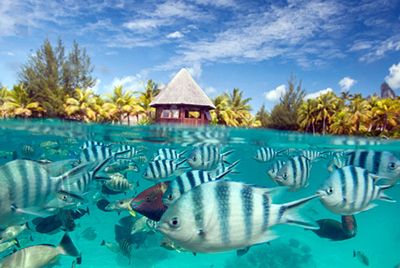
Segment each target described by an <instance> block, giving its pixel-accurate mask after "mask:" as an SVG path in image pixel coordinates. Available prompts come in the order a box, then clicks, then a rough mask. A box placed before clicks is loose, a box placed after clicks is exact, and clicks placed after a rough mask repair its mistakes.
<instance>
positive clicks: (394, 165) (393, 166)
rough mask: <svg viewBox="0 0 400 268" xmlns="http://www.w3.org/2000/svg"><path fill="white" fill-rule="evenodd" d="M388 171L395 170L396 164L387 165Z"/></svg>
mask: <svg viewBox="0 0 400 268" xmlns="http://www.w3.org/2000/svg"><path fill="white" fill-rule="evenodd" d="M389 169H391V170H393V169H396V163H395V162H390V163H389Z"/></svg>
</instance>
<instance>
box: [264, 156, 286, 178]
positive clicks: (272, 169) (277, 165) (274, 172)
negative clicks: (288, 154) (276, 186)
mask: <svg viewBox="0 0 400 268" xmlns="http://www.w3.org/2000/svg"><path fill="white" fill-rule="evenodd" d="M285 163H286V162H285V161H282V160H277V161H275V162H274V163H273V164H272V166H271V167H270V169H269V170H268V171H267V173H268V175H269V176H270V177H271V179H273V180H275V177H276V175H277V174H278V171H279V170H280V169H281V168H282V167H283V166H284V165H285Z"/></svg>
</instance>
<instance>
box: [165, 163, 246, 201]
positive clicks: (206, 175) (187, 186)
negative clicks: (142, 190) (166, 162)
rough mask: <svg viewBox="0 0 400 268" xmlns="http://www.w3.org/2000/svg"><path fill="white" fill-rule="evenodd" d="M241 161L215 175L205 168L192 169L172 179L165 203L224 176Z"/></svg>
mask: <svg viewBox="0 0 400 268" xmlns="http://www.w3.org/2000/svg"><path fill="white" fill-rule="evenodd" d="M238 163H239V160H238V161H235V162H234V163H232V165H230V166H229V167H227V168H226V170H225V171H223V172H221V173H220V174H218V175H217V176H215V177H213V176H212V175H211V174H210V172H208V171H204V170H192V171H188V172H185V173H183V174H182V175H180V176H178V177H176V178H175V179H174V180H172V181H171V182H170V184H169V186H168V189H167V191H166V192H165V193H164V195H163V203H164V204H165V205H167V206H170V205H171V204H172V203H174V202H175V201H176V200H177V199H178V198H179V197H180V196H181V195H182V194H184V193H185V192H188V191H190V190H191V189H193V188H194V187H196V186H198V185H200V184H202V183H207V182H210V181H216V180H220V179H222V178H223V177H224V176H226V175H227V174H229V173H230V172H232V170H233V168H234V167H235V166H236V165H237V164H238Z"/></svg>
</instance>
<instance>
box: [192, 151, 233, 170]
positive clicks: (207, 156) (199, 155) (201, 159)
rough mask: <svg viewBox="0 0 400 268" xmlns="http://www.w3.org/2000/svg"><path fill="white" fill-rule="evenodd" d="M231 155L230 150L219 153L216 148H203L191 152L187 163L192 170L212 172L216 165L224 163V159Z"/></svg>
mask: <svg viewBox="0 0 400 268" xmlns="http://www.w3.org/2000/svg"><path fill="white" fill-rule="evenodd" d="M231 153H233V151H232V150H231V151H227V152H225V153H221V151H220V149H219V148H218V147H215V146H203V147H199V148H196V149H194V150H193V152H192V154H191V155H190V157H189V159H188V163H189V165H190V166H191V167H192V168H193V169H197V170H213V169H216V168H217V167H218V164H221V163H224V162H226V161H225V159H224V158H225V157H226V156H228V155H230V154H231Z"/></svg>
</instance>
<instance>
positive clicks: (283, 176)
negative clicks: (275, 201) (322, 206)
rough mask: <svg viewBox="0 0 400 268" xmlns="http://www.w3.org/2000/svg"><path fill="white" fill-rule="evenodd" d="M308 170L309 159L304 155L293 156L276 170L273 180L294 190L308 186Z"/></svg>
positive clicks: (309, 165) (309, 166)
mask: <svg viewBox="0 0 400 268" xmlns="http://www.w3.org/2000/svg"><path fill="white" fill-rule="evenodd" d="M310 171H311V161H310V160H308V159H307V158H306V157H304V156H295V157H293V158H291V159H289V160H288V161H287V162H286V163H285V165H284V166H283V167H282V168H281V169H280V170H278V172H277V174H276V176H275V179H274V180H275V182H277V183H278V184H279V185H284V186H288V187H289V188H290V189H291V190H294V191H295V190H298V189H300V188H304V187H307V186H308V178H309V176H310Z"/></svg>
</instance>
